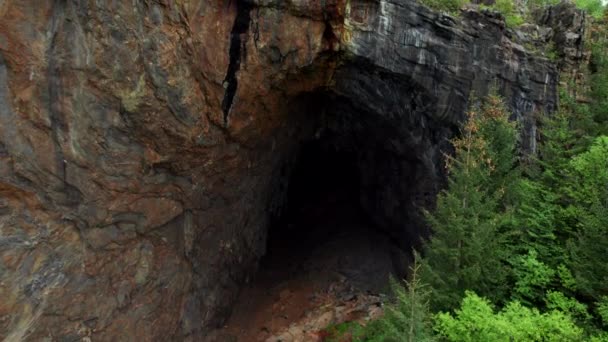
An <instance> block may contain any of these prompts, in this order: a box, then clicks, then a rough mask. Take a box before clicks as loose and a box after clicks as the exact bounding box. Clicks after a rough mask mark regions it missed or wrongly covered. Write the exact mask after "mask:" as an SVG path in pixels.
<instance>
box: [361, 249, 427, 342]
mask: <svg viewBox="0 0 608 342" xmlns="http://www.w3.org/2000/svg"><path fill="white" fill-rule="evenodd" d="M416 260H418V259H417V258H416ZM419 272H420V264H418V262H417V261H416V262H415V263H414V265H413V266H412V267H411V268H410V280H409V281H405V286H403V285H402V284H399V283H397V282H395V281H394V280H392V289H393V294H394V296H395V298H394V301H393V302H392V303H389V304H388V305H387V306H386V307H385V310H384V316H383V317H382V318H380V319H379V320H377V321H375V322H373V323H371V324H370V325H369V326H368V327H367V331H366V333H365V338H364V341H378V342H430V341H433V340H434V336H433V331H432V326H431V313H430V309H429V296H430V290H429V289H428V286H427V285H425V284H423V283H422V282H421V281H420V279H419Z"/></svg>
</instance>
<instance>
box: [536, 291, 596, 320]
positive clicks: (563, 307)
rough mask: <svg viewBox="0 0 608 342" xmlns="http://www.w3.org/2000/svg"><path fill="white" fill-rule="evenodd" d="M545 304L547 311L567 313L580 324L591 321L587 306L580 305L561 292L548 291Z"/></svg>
mask: <svg viewBox="0 0 608 342" xmlns="http://www.w3.org/2000/svg"><path fill="white" fill-rule="evenodd" d="M546 302H547V308H548V309H550V310H559V311H562V312H565V313H568V314H569V315H570V316H571V317H573V318H575V319H576V320H577V321H579V322H580V323H581V324H586V323H587V321H588V320H590V319H591V314H589V311H588V308H587V305H585V304H582V303H580V302H579V301H577V300H576V299H574V298H571V297H567V296H566V295H564V294H563V293H561V292H557V291H548V292H547V298H546Z"/></svg>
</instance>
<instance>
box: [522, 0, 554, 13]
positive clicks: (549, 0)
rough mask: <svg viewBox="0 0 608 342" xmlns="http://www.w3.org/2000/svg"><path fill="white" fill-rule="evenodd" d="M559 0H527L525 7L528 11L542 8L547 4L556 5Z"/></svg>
mask: <svg viewBox="0 0 608 342" xmlns="http://www.w3.org/2000/svg"><path fill="white" fill-rule="evenodd" d="M559 2H560V0H528V1H527V5H528V6H527V7H528V10H529V11H530V12H532V11H534V10H536V9H539V8H543V7H547V6H551V5H556V4H558V3H559Z"/></svg>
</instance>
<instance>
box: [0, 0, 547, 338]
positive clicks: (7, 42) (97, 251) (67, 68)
mask: <svg viewBox="0 0 608 342" xmlns="http://www.w3.org/2000/svg"><path fill="white" fill-rule="evenodd" d="M510 36H511V35H510V34H509V31H507V30H506V29H505V26H504V22H503V21H502V20H501V19H500V18H496V17H494V16H492V15H491V14H487V13H486V14H484V13H477V12H473V11H468V12H465V13H463V14H462V18H453V17H450V16H446V15H442V14H437V13H433V12H431V11H429V10H427V9H426V8H424V7H422V6H420V5H418V4H416V3H414V2H412V1H405V0H381V1H367V0H365V1H364V0H351V1H340V0H332V1H325V2H319V1H286V2H284V1H272V0H270V1H265V0H264V1H262V0H256V1H218V2H208V1H178V2H177V1H137V2H131V1H43V2H40V1H12V0H5V1H0V298H2V300H1V301H0V338H5V339H8V340H19V339H30V340H44V339H50V340H77V339H83V338H91V339H94V340H104V341H105V340H108V341H110V340H142V341H143V340H201V339H203V338H205V337H206V336H207V335H208V334H209V332H210V331H212V330H214V329H215V328H217V327H221V326H223V324H224V322H225V321H226V319H227V317H229V315H230V312H231V307H232V305H233V304H234V302H235V300H236V299H237V295H238V293H239V288H241V287H242V286H243V284H244V283H245V282H246V279H249V278H251V277H252V275H253V274H254V272H255V270H256V269H257V265H258V261H259V259H260V257H261V256H262V255H264V253H265V251H266V237H267V230H268V226H269V223H270V221H271V219H272V217H274V216H276V215H278V213H280V212H281V211H282V210H283V209H282V208H284V206H285V203H284V200H285V197H286V193H287V191H288V190H287V189H288V187H289V184H288V183H289V182H288V178H289V174H290V172H291V171H290V170H291V165H293V163H294V161H293V158H294V157H293V156H294V155H296V154H297V153H296V151H297V150H298V149H299V146H300V145H301V143H302V142H304V141H308V140H315V139H329V140H331V143H328V144H330V145H332V146H335V147H336V148H337V149H340V150H342V151H350V153H352V154H354V157H353V158H354V160H355V164H357V169H358V171H357V172H358V173H357V174H358V181H359V184H360V192H359V194H358V195H357V199H358V200H359V203H360V205H361V208H362V211H364V212H365V214H366V215H367V217H369V219H370V221H371V222H372V223H373V225H374V226H377V227H380V229H381V230H382V231H384V232H385V234H386V236H389V237H390V238H391V239H393V240H397V241H400V243H401V244H402V247H403V248H405V249H407V248H409V246H414V245H416V244H417V243H418V242H419V240H420V237H421V236H425V235H427V234H428V232H427V231H426V229H425V228H424V226H423V225H420V217H419V214H417V208H420V207H428V206H431V205H432V202H433V198H434V195H435V194H436V193H437V191H438V190H439V189H440V188H441V184H442V179H443V177H444V175H443V173H444V171H443V170H444V169H443V163H442V153H444V152H449V148H448V145H449V144H448V139H449V138H450V137H452V136H453V135H454V134H455V132H456V131H457V127H458V125H459V123H460V122H461V120H462V119H463V118H464V115H465V114H464V113H465V109H466V108H467V105H468V104H469V101H468V99H469V96H470V95H471V94H472V93H475V94H476V95H478V96H482V95H484V94H485V93H487V91H488V90H489V89H490V88H491V87H492V86H496V87H497V89H498V91H499V92H500V93H502V94H503V95H504V96H505V97H506V98H507V100H508V103H509V105H510V106H511V108H512V110H513V112H514V117H516V118H517V119H520V120H521V121H522V122H523V125H524V127H525V133H524V135H523V138H522V139H523V142H524V143H523V145H524V148H526V149H528V150H534V148H535V139H534V137H535V120H534V117H535V115H536V113H542V112H544V111H550V110H552V109H554V108H555V106H556V87H557V83H558V82H557V81H558V80H557V78H558V75H557V71H556V68H555V66H554V65H553V63H552V62H550V61H549V60H547V59H546V58H542V57H537V56H535V55H534V54H531V53H529V52H528V51H526V49H525V48H523V47H522V46H521V45H519V44H517V43H515V42H514V41H513V40H511V39H510V38H509V37H510ZM328 137H329V138H328ZM311 181H312V182H314V180H311Z"/></svg>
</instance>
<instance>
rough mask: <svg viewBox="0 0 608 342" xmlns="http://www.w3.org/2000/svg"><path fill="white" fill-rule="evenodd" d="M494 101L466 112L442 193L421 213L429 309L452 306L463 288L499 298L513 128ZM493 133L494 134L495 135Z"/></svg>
mask: <svg viewBox="0 0 608 342" xmlns="http://www.w3.org/2000/svg"><path fill="white" fill-rule="evenodd" d="M508 116H509V113H508V112H507V111H506V109H505V107H504V105H503V104H502V102H501V101H500V99H499V98H497V97H490V98H489V100H488V101H487V102H486V104H485V105H483V106H482V108H481V110H480V111H476V110H471V111H470V112H469V120H468V122H467V123H466V125H465V126H464V127H463V130H462V134H461V136H460V137H458V138H456V139H454V140H453V142H452V143H453V145H454V148H455V155H454V156H453V157H448V163H447V165H448V171H449V177H448V189H447V190H446V191H444V192H442V193H441V194H440V195H439V196H438V199H437V207H436V209H435V210H434V211H433V212H432V213H427V218H428V222H429V223H430V225H431V228H432V230H433V235H432V237H431V239H430V241H429V242H428V243H427V244H426V247H425V250H424V252H425V253H424V262H423V271H422V279H423V282H425V283H428V284H430V285H431V287H432V289H433V297H432V300H431V304H432V307H433V309H435V310H437V309H440V310H443V309H452V308H455V307H457V306H458V304H459V303H460V300H461V299H462V296H464V291H465V290H469V289H470V290H474V291H476V292H478V293H480V294H483V295H484V296H488V297H490V298H492V299H493V300H505V299H506V292H507V288H506V287H507V283H506V279H507V277H508V274H509V271H508V266H507V264H506V263H505V262H504V260H505V259H506V257H507V254H508V250H507V248H506V245H505V243H504V242H505V239H506V236H507V235H508V232H507V231H505V226H508V225H507V224H506V223H507V222H508V221H509V220H510V216H511V215H510V212H509V211H508V210H507V209H506V206H505V198H506V197H505V194H506V193H507V189H508V188H509V187H510V185H509V182H510V181H511V179H510V178H511V177H510V173H511V172H512V170H513V162H514V158H515V157H514V147H515V139H516V136H515V127H514V126H513V125H512V124H511V123H509V122H508V120H507V118H508ZM497 132H498V133H499V134H497Z"/></svg>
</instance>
